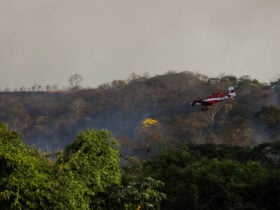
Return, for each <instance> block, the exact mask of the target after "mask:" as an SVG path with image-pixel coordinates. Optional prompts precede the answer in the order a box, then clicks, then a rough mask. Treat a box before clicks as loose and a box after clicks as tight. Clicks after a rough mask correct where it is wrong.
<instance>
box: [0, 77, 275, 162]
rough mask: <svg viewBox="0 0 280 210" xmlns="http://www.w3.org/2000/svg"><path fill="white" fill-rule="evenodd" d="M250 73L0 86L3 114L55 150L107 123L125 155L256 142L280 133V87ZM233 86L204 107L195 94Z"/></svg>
mask: <svg viewBox="0 0 280 210" xmlns="http://www.w3.org/2000/svg"><path fill="white" fill-rule="evenodd" d="M277 84H278V83H277V82H276V83H273V84H269V85H268V84H260V83H259V82H258V81H257V80H254V79H251V78H250V77H248V76H244V77H241V78H236V77H233V76H223V77H220V78H214V79H213V78H208V77H207V76H205V75H200V74H195V73H192V72H180V73H167V74H164V75H158V76H154V77H150V78H149V77H142V76H135V77H133V78H131V79H130V80H118V81H112V82H110V83H108V84H103V85H100V86H99V87H97V88H92V89H72V90H68V91H56V92H39V91H38V92H36V91H32V92H1V93H0V110H1V111H0V121H2V122H5V123H7V124H8V125H9V127H10V128H11V129H12V130H18V131H20V132H21V135H22V139H23V141H24V142H25V143H27V144H28V145H35V146H36V147H38V148H41V149H43V150H51V151H54V150H58V149H62V148H64V147H65V146H66V145H68V144H71V143H72V142H73V141H74V139H75V136H76V134H77V132H78V131H80V130H84V129H87V128H93V129H108V130H110V131H111V132H112V133H113V135H114V136H115V137H116V139H117V140H118V141H119V142H120V143H121V145H122V146H123V150H122V155H123V156H134V155H136V156H140V157H146V156H147V155H152V154H153V153H154V151H156V150H157V148H158V147H159V146H160V145H164V144H171V145H177V146H178V145H183V144H185V143H187V142H192V143H214V144H227V145H238V146H253V145H257V144H260V143H262V142H270V141H275V140H277V139H279V138H280V136H279V128H280V116H279V112H280V109H279V107H280V89H279V87H278V86H277ZM229 85H232V86H234V87H235V88H236V92H237V97H236V100H234V101H228V102H223V103H220V104H218V105H217V106H214V107H211V109H209V111H206V112H202V111H201V110H200V109H199V108H197V107H191V106H190V103H191V101H193V100H194V99H199V98H202V97H205V96H207V95H209V93H211V92H213V91H223V92H225V91H226V89H227V87H228V86H229Z"/></svg>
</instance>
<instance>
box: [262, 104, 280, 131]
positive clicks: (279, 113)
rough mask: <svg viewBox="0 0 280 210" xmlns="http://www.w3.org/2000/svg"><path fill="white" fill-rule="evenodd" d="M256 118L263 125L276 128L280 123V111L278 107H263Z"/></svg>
mask: <svg viewBox="0 0 280 210" xmlns="http://www.w3.org/2000/svg"><path fill="white" fill-rule="evenodd" d="M256 117H257V118H258V119H260V120H261V121H262V122H263V123H265V124H267V125H269V126H274V125H276V124H277V123H279V122H280V109H279V108H277V107H276V106H273V105H270V106H263V107H262V109H261V110H260V111H259V112H257V113H256Z"/></svg>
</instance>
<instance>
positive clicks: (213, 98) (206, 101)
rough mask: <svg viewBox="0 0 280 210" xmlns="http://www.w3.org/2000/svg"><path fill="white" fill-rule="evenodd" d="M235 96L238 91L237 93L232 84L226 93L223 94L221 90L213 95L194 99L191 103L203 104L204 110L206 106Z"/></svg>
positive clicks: (194, 104)
mask: <svg viewBox="0 0 280 210" xmlns="http://www.w3.org/2000/svg"><path fill="white" fill-rule="evenodd" d="M235 96H236V93H235V90H234V87H232V86H231V87H229V88H228V92H227V93H226V94H223V93H221V92H216V93H212V95H211V96H208V97H206V98H202V99H198V100H195V101H193V102H192V103H191V105H192V106H202V110H204V107H207V106H212V105H214V104H216V103H219V102H221V101H225V100H228V99H232V98H234V97H235Z"/></svg>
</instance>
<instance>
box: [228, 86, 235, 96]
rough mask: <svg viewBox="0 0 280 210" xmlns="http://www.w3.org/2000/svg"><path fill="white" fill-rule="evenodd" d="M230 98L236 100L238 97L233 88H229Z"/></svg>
mask: <svg viewBox="0 0 280 210" xmlns="http://www.w3.org/2000/svg"><path fill="white" fill-rule="evenodd" d="M227 95H228V97H229V98H234V97H235V96H236V92H235V90H234V87H233V86H230V87H228V94H227Z"/></svg>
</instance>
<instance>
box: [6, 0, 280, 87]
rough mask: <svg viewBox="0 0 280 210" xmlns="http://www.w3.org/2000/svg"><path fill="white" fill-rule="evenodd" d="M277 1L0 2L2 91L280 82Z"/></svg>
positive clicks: (73, 0)
mask: <svg viewBox="0 0 280 210" xmlns="http://www.w3.org/2000/svg"><path fill="white" fill-rule="evenodd" d="M279 10H280V2H279V1H277V0H271V1H266V0H248V1H243V0H215V1H207V0H197V1H193V0H186V1H182V0H174V1H168V0H154V1H152V2H151V1H148V0H143V1H140V2H139V1H131V0H120V1H118V2H115V1H110V0H109V1H98V0H82V1H79V2H77V1H75V0H61V1H57V0H48V1H46V0H39V1H38V0H25V1H24V2H23V1H21V0H12V1H1V2H0V27H1V39H0V63H1V66H0V67H1V71H0V88H1V89H5V88H11V89H17V88H21V87H30V86H33V85H42V86H46V85H54V84H57V85H59V86H62V87H65V86H67V85H68V79H69V77H70V76H71V75H73V74H75V73H77V74H81V75H82V76H83V77H84V80H83V82H82V85H83V86H84V87H97V86H99V85H101V84H104V83H107V82H110V81H113V80H123V79H125V78H127V77H129V75H131V74H132V73H136V74H138V75H143V74H145V73H147V72H148V73H149V74H150V75H151V76H155V75H161V74H164V73H167V72H168V71H177V72H181V71H192V72H199V73H201V74H204V75H207V76H208V77H218V76H219V75H221V74H225V75H230V74H231V75H233V76H235V77H241V76H244V75H249V76H250V77H251V78H254V79H257V80H258V81H260V82H261V83H269V82H271V81H275V80H276V79H277V78H279V77H280V73H279V70H278V69H279V68H280V60H279V58H278V55H279V54H280V42H279V40H278V39H279V36H280V25H279V20H280V13H279Z"/></svg>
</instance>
